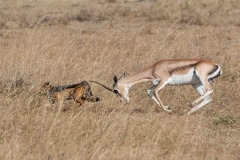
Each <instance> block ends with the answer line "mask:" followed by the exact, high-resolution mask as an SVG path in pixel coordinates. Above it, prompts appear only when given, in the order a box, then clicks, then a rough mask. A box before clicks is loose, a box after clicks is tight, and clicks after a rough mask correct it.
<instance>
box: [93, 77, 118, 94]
mask: <svg viewBox="0 0 240 160" xmlns="http://www.w3.org/2000/svg"><path fill="white" fill-rule="evenodd" d="M89 82H94V83H97V84H99V85H100V86H102V87H103V88H105V89H107V90H109V91H111V92H113V90H112V89H111V88H109V87H107V86H106V85H104V84H102V83H100V82H97V81H92V80H90V81H89Z"/></svg>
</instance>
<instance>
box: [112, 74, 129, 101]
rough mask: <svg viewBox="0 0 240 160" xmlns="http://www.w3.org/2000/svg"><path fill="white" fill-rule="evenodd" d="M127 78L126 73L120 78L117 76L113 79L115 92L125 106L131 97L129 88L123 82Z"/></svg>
mask: <svg viewBox="0 0 240 160" xmlns="http://www.w3.org/2000/svg"><path fill="white" fill-rule="evenodd" d="M124 78H125V73H124V74H123V75H122V76H121V77H120V78H117V76H114V77H113V81H114V82H113V92H114V93H115V94H116V95H117V96H119V97H121V102H123V103H124V104H127V103H128V102H129V96H128V89H129V87H128V86H127V85H126V84H124V83H122V81H121V80H123V79H124Z"/></svg>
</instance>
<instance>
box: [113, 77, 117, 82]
mask: <svg viewBox="0 0 240 160" xmlns="http://www.w3.org/2000/svg"><path fill="white" fill-rule="evenodd" d="M113 81H114V82H115V83H117V81H118V78H117V76H116V75H114V77H113Z"/></svg>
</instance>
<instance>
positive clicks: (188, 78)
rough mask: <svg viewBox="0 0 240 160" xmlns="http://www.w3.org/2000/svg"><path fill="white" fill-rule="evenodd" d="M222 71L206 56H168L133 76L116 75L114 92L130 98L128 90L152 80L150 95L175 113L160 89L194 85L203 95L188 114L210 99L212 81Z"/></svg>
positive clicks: (161, 105)
mask: <svg viewBox="0 0 240 160" xmlns="http://www.w3.org/2000/svg"><path fill="white" fill-rule="evenodd" d="M221 74H222V71H221V68H220V66H219V65H217V64H215V63H214V62H212V61H210V60H203V59H169V60H160V61H158V62H157V63H155V64H153V65H152V66H150V67H148V68H146V69H145V70H143V71H141V72H139V73H136V74H134V75H132V76H129V77H125V75H123V76H122V77H121V78H120V79H117V77H116V76H115V77H114V85H113V91H114V92H115V93H116V94H117V95H120V96H121V97H122V99H123V100H124V101H125V102H126V103H127V102H128V101H129V96H128V90H129V88H130V87H132V86H133V85H134V84H137V83H140V82H145V81H152V84H153V86H152V87H151V88H150V89H149V90H148V91H147V93H148V95H149V96H150V97H151V98H152V99H153V100H154V101H155V102H156V103H157V104H158V106H159V107H162V108H163V109H164V110H165V111H167V112H170V113H171V112H172V110H171V109H170V107H169V106H164V105H163V103H162V101H161V100H160V98H159V95H158V92H159V90H161V89H162V88H163V87H164V86H166V85H192V86H193V87H194V88H195V89H196V90H197V91H198V92H199V94H200V95H201V96H200V97H199V98H197V99H196V100H195V101H193V103H192V105H193V106H195V105H196V104H197V103H198V102H199V101H201V100H202V99H203V101H202V102H201V103H200V104H198V105H196V106H195V107H194V108H192V110H191V111H190V112H189V113H188V114H191V113H193V112H195V111H196V110H198V109H199V108H201V107H202V106H204V105H206V104H207V103H209V102H210V101H211V98H210V96H209V94H210V93H212V92H213V90H212V88H211V86H210V84H209V81H210V80H212V79H214V78H216V77H218V76H219V75H221Z"/></svg>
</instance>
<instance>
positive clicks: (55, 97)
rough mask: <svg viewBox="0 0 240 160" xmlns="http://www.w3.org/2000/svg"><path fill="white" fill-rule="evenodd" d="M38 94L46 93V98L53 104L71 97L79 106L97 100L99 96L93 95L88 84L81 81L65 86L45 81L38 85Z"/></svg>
mask: <svg viewBox="0 0 240 160" xmlns="http://www.w3.org/2000/svg"><path fill="white" fill-rule="evenodd" d="M39 94H40V95H47V97H48V100H49V101H50V102H51V103H52V104H54V103H55V102H60V101H65V100H71V99H73V100H74V101H75V102H76V103H79V106H81V105H82V104H84V102H85V101H87V102H97V101H100V98H99V97H97V96H94V95H93V94H92V91H91V87H90V85H89V84H88V83H87V82H86V81H83V82H81V83H78V84H71V85H65V86H53V85H50V83H49V82H45V83H44V84H43V86H41V87H40V91H39Z"/></svg>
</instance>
